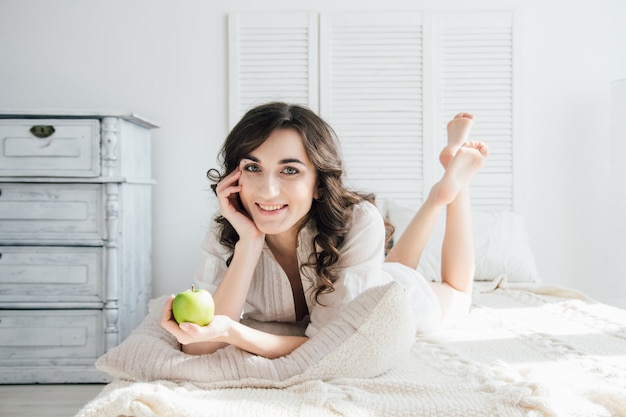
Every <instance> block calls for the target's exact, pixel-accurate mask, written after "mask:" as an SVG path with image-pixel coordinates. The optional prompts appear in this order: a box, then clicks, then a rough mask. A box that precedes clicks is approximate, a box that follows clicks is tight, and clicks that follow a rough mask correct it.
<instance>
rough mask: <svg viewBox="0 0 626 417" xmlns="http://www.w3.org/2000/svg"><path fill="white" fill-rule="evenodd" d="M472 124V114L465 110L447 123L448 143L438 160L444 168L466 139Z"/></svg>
mask: <svg viewBox="0 0 626 417" xmlns="http://www.w3.org/2000/svg"><path fill="white" fill-rule="evenodd" d="M473 124H474V116H473V115H472V114H470V113H465V112H463V113H459V114H457V115H456V116H454V119H452V120H450V122H449V123H448V126H447V130H448V145H446V147H445V148H443V150H442V151H441V153H440V154H439V161H440V162H441V165H443V167H444V168H448V164H449V163H450V161H451V160H452V158H454V155H456V152H457V151H458V150H459V148H460V147H461V146H463V144H464V143H466V142H467V141H468V138H469V131H470V128H471V127H472V125H473Z"/></svg>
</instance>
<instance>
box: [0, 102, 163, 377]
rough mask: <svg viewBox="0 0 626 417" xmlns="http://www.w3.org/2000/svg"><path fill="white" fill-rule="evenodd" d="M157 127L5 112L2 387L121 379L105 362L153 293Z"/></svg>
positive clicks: (0, 228)
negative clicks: (98, 364) (99, 366)
mask: <svg viewBox="0 0 626 417" xmlns="http://www.w3.org/2000/svg"><path fill="white" fill-rule="evenodd" d="M155 127H156V126H155V125H154V124H153V123H151V122H149V121H147V120H145V119H143V118H141V117H139V116H137V115H135V114H132V113H124V112H102V113H100V112H68V111H45V112H25V111H5V110H0V383H4V384H7V383H60V382H63V383H65V382H73V383H79V382H106V381H108V380H109V378H108V377H107V376H106V375H105V374H104V373H101V372H99V371H97V370H96V369H95V367H94V362H95V360H96V359H97V358H98V357H99V356H100V355H102V354H104V353H105V352H106V351H107V350H109V349H111V348H112V347H114V346H116V345H117V344H119V343H120V342H121V341H122V340H124V339H125V338H126V337H127V336H128V334H129V333H130V332H131V331H132V330H133V329H134V328H135V327H136V326H137V324H139V322H140V321H141V320H142V319H143V317H144V316H145V314H146V313H147V305H148V300H149V298H150V296H151V279H152V277H151V259H150V257H151V186H152V183H153V181H152V178H151V175H152V174H151V137H150V130H151V129H153V128H155Z"/></svg>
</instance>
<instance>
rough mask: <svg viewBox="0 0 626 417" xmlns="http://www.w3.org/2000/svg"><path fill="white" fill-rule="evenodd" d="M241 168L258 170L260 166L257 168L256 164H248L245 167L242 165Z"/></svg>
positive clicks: (250, 170)
mask: <svg viewBox="0 0 626 417" xmlns="http://www.w3.org/2000/svg"><path fill="white" fill-rule="evenodd" d="M243 169H244V170H246V171H248V172H259V171H260V170H261V168H259V166H258V165H256V164H248V165H246V166H245V167H243Z"/></svg>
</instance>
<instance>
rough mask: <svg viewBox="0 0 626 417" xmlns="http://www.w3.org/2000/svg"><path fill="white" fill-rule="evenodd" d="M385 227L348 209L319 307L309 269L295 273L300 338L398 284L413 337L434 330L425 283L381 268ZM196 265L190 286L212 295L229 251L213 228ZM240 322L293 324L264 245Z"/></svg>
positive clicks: (282, 278)
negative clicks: (305, 317) (329, 285)
mask: <svg viewBox="0 0 626 417" xmlns="http://www.w3.org/2000/svg"><path fill="white" fill-rule="evenodd" d="M315 233H316V232H315V230H314V229H313V227H311V226H310V225H309V226H306V227H304V228H303V229H302V230H301V231H300V234H299V235H298V249H297V255H298V263H299V264H300V265H302V264H303V263H305V262H307V261H308V259H309V255H310V254H311V253H312V252H313V241H312V239H313V237H314V236H315ZM384 244H385V227H384V222H383V218H382V216H381V214H380V212H379V211H378V209H377V208H376V206H374V205H373V204H371V203H368V202H363V203H360V204H358V205H356V206H355V207H354V214H353V217H352V226H351V227H350V230H349V231H348V233H347V235H346V237H345V240H344V242H343V244H342V246H341V248H340V255H339V260H338V261H337V263H336V264H335V265H334V266H333V268H334V271H335V273H336V274H337V276H338V279H337V281H336V282H335V283H334V288H335V291H333V292H331V293H326V294H322V295H321V296H320V297H319V300H320V304H318V303H316V302H315V297H314V291H315V288H317V286H318V285H319V284H318V280H317V278H316V276H315V269H314V268H313V267H307V268H304V269H303V270H302V272H301V279H302V288H303V289H304V295H305V299H306V302H307V307H308V310H309V313H310V317H309V324H308V326H307V329H306V332H305V334H306V335H307V336H309V337H311V336H313V335H314V334H315V333H317V331H318V330H319V329H320V328H321V327H323V326H324V323H326V322H328V321H329V320H332V318H333V317H336V316H337V314H338V312H339V310H340V309H341V308H342V306H344V305H345V304H347V303H349V302H350V301H352V300H354V299H355V298H356V297H357V296H358V295H359V294H361V293H362V292H364V291H365V290H367V289H369V288H372V287H376V286H380V285H384V284H387V283H389V282H391V281H392V280H394V279H395V280H396V281H399V282H401V283H402V284H403V285H404V286H405V287H406V288H407V290H408V291H409V293H410V295H411V297H412V298H413V305H414V306H415V308H414V309H415V314H416V315H417V317H418V320H417V323H418V328H417V329H416V331H428V330H431V329H433V328H434V327H436V326H437V325H438V324H439V321H440V316H441V312H440V306H439V302H438V300H437V298H436V296H435V294H434V292H433V290H432V289H431V288H430V286H429V285H428V283H427V282H426V280H425V279H424V278H423V277H422V276H420V275H419V274H418V272H417V271H416V270H414V269H412V268H409V267H406V266H404V265H401V264H397V263H384V256H385V255H384ZM201 252H202V256H201V265H200V269H199V271H198V273H197V275H196V281H197V283H198V285H199V286H200V287H201V288H205V289H207V290H208V291H210V292H211V293H213V292H215V290H216V289H217V287H218V285H219V283H220V282H221V280H222V278H223V277H224V275H225V273H226V270H227V266H226V260H227V259H228V257H229V256H230V251H229V250H228V249H227V248H225V247H224V246H222V245H221V244H220V243H219V225H218V224H217V223H214V226H213V227H212V228H211V229H210V230H209V231H208V232H207V234H206V237H205V239H204V242H203V243H202V247H201ZM243 318H251V319H254V320H258V321H268V322H271V321H277V322H294V321H295V318H296V317H295V305H294V300H293V294H292V289H291V284H290V282H289V279H288V277H287V274H286V273H285V271H284V270H283V269H282V268H281V266H280V265H279V264H278V262H277V261H276V259H275V258H274V256H273V254H272V251H271V250H270V249H269V248H268V247H267V245H265V247H264V248H263V251H262V253H261V256H260V259H259V262H258V264H257V267H256V269H255V271H254V276H253V279H252V282H251V284H250V289H249V291H248V296H247V298H246V305H245V307H244V311H243Z"/></svg>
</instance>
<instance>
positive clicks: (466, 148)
mask: <svg viewBox="0 0 626 417" xmlns="http://www.w3.org/2000/svg"><path fill="white" fill-rule="evenodd" d="M472 123H473V117H472V116H471V115H470V114H468V113H460V114H458V115H457V116H455V118H454V119H453V120H452V121H451V122H450V123H449V124H448V145H447V146H446V147H445V148H444V150H443V151H442V152H441V155H440V161H441V163H442V165H443V166H444V168H445V169H446V172H445V173H444V175H443V178H442V179H441V181H439V182H438V183H437V184H435V185H434V186H433V188H432V189H431V192H430V193H429V195H428V198H427V199H426V201H425V202H424V204H423V205H422V207H421V208H420V209H419V211H418V212H417V213H416V215H415V217H414V218H413V220H412V221H411V223H410V224H409V226H408V227H407V229H406V231H405V232H404V233H403V235H402V236H401V237H400V239H399V240H398V241H397V243H396V244H395V245H394V247H393V248H392V250H391V251H390V253H389V255H388V256H387V259H386V261H387V262H399V263H402V264H404V265H407V266H409V267H411V268H414V269H415V268H417V265H418V264H419V261H420V258H421V255H422V252H423V250H424V247H425V246H426V241H427V240H428V238H429V236H430V234H431V232H432V229H433V227H434V225H435V223H436V221H437V218H438V216H439V214H440V213H441V210H442V209H443V207H447V210H446V230H445V234H444V241H443V247H442V262H441V275H442V282H441V283H433V285H432V286H433V290H434V291H435V293H436V294H437V297H438V298H439V301H440V304H441V306H442V313H443V320H444V321H448V320H450V319H454V318H457V317H458V316H460V315H463V314H465V313H466V312H467V309H468V308H469V305H470V300H471V291H472V283H473V275H474V239H473V232H472V218H471V206H470V198H469V186H468V183H469V180H470V178H471V177H472V176H473V175H474V174H475V173H476V172H477V171H478V170H480V169H481V168H482V166H483V165H484V161H485V158H486V157H487V155H488V149H487V147H486V145H484V144H482V143H480V142H467V138H468V135H469V129H470V127H471V125H472Z"/></svg>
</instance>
